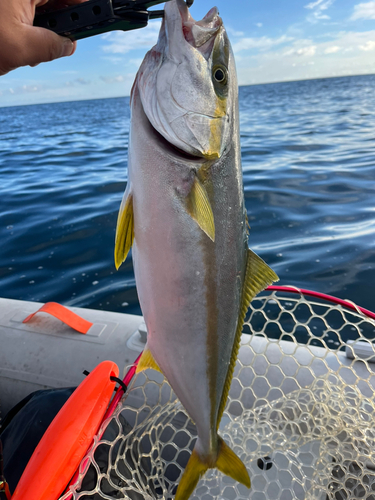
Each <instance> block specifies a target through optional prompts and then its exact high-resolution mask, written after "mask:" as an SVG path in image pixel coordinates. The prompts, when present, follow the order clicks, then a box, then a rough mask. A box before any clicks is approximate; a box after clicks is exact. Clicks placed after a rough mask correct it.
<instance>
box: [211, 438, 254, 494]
mask: <svg viewBox="0 0 375 500" xmlns="http://www.w3.org/2000/svg"><path fill="white" fill-rule="evenodd" d="M216 467H217V468H218V469H219V471H220V472H222V473H223V474H225V475H226V476H229V477H231V478H232V479H234V480H235V481H238V482H239V483H241V484H243V485H245V486H246V487H247V488H250V486H251V481H250V477H249V473H248V472H247V470H246V467H245V465H244V463H243V462H242V460H241V459H240V458H239V457H238V456H237V455H236V454H235V453H234V451H233V450H231V449H230V448H229V446H228V445H227V444H226V442H225V441H224V440H223V439H222V438H221V437H219V453H218V457H217V461H216Z"/></svg>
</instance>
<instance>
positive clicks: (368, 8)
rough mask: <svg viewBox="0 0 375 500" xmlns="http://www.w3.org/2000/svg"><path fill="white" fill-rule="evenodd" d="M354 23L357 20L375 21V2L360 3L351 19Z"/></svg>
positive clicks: (355, 7)
mask: <svg viewBox="0 0 375 500" xmlns="http://www.w3.org/2000/svg"><path fill="white" fill-rule="evenodd" d="M350 19H351V20H352V21H356V20H357V19H375V2H367V3H359V4H357V5H355V6H354V12H353V14H352V16H351V18H350Z"/></svg>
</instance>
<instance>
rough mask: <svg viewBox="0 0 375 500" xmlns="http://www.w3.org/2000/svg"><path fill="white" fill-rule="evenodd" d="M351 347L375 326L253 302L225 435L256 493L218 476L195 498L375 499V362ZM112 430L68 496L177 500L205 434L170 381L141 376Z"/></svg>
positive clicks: (302, 301)
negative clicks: (199, 436)
mask: <svg viewBox="0 0 375 500" xmlns="http://www.w3.org/2000/svg"><path fill="white" fill-rule="evenodd" d="M302 339H303V340H304V342H305V343H299V341H300V342H302ZM306 339H307V343H306ZM348 341H354V342H366V343H367V344H368V343H369V342H373V341H375V322H374V320H372V319H370V318H367V317H366V316H364V315H363V314H361V313H360V312H358V313H357V312H355V311H348V310H346V309H344V308H343V307H341V306H338V305H335V304H333V303H331V302H328V301H325V300H322V299H314V298H307V297H303V296H302V295H294V294H291V293H286V292H280V291H278V292H275V291H274V292H272V293H269V292H264V293H262V294H260V295H259V296H258V297H257V298H256V299H254V300H253V302H252V303H251V306H250V309H249V312H248V314H247V320H246V322H245V325H244V334H243V336H242V341H241V347H240V351H239V356H238V360H237V364H236V367H235V371H234V378H233V381H232V385H231V389H230V392H229V397H228V401H227V405H226V408H225V412H224V415H223V418H222V421H221V424H220V429H219V434H220V435H221V436H222V437H223V438H224V440H225V441H226V442H227V444H228V445H229V446H230V447H231V448H232V449H233V451H234V452H235V453H236V454H237V455H238V456H239V457H240V458H241V460H242V461H243V462H244V464H245V465H246V467H247V469H248V471H249V475H250V478H251V482H252V487H251V489H250V490H248V489H247V488H245V487H244V486H242V485H240V484H238V483H236V482H235V481H233V480H232V479H230V478H228V477H225V476H223V475H222V474H221V473H220V472H218V471H217V470H210V471H208V472H207V473H206V474H205V476H204V477H203V478H202V479H201V480H200V482H199V483H198V485H197V487H196V489H195V491H194V493H193V494H192V496H191V498H192V499H195V500H210V499H211V498H220V499H228V500H235V499H243V500H245V499H246V500H247V499H251V500H276V499H279V500H295V499H296V500H301V499H306V500H307V499H308V500H350V499H352V500H354V499H356V500H357V499H358V500H359V499H364V500H375V411H374V410H375V364H373V363H371V362H369V359H362V360H359V359H358V358H355V359H350V358H348V357H347V356H346V354H345V350H344V348H345V346H346V345H347V343H348ZM352 345H353V346H354V347H355V343H354V344H352ZM372 355H373V354H372ZM191 390H194V387H191ZM103 428H105V429H106V430H105V433H104V435H103V437H102V438H101V440H96V441H95V444H94V447H93V448H92V449H91V450H90V452H89V453H88V456H87V457H86V458H87V459H88V463H87V464H85V467H83V466H82V467H81V470H80V475H79V477H78V479H77V481H76V482H75V483H74V484H73V485H72V486H71V487H70V490H69V492H68V493H67V494H66V495H64V496H63V497H61V498H62V499H67V498H69V496H70V495H71V494H72V496H73V498H74V499H85V500H86V499H87V500H88V499H93V500H100V499H102V498H103V499H114V498H120V499H127V498H130V499H136V500H142V499H153V498H155V499H162V498H163V499H172V498H173V497H174V495H175V492H176V489H177V486H178V482H179V479H180V477H181V475H182V472H183V470H184V467H185V466H186V464H187V462H188V459H189V456H190V454H191V451H192V449H193V447H194V443H195V439H196V430H195V426H194V424H193V422H191V420H190V419H189V417H188V416H187V415H186V413H185V411H184V409H183V407H182V405H181V404H180V403H179V401H178V400H177V398H176V396H175V395H174V393H173V391H172V390H171V388H170V386H169V384H168V383H167V382H166V381H165V380H164V378H163V376H162V375H161V374H160V373H157V372H155V371H152V370H147V371H146V372H142V373H140V374H139V375H137V377H136V378H135V379H133V382H132V385H131V387H130V389H129V391H128V393H127V395H126V396H125V397H124V398H123V399H122V401H121V402H120V404H119V405H118V407H117V409H116V411H115V413H114V415H113V416H112V417H111V418H110V419H109V420H107V421H106V422H104V423H103Z"/></svg>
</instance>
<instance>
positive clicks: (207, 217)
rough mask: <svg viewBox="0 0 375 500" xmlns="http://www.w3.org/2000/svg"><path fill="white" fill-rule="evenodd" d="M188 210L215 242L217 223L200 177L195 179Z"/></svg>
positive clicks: (189, 196) (188, 199) (189, 197)
mask: <svg viewBox="0 0 375 500" xmlns="http://www.w3.org/2000/svg"><path fill="white" fill-rule="evenodd" d="M187 210H188V212H189V214H190V216H191V217H192V219H194V220H195V222H196V223H197V224H198V226H199V227H200V228H201V229H202V231H204V232H205V233H206V234H207V236H208V237H209V238H210V239H211V240H212V241H215V223H214V214H213V211H212V207H211V203H210V200H209V199H208V195H207V191H206V189H205V187H204V186H203V184H202V183H201V182H200V180H199V179H198V177H195V179H194V182H193V185H192V188H191V191H190V193H189V195H188V198H187Z"/></svg>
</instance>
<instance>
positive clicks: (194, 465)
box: [175, 436, 251, 500]
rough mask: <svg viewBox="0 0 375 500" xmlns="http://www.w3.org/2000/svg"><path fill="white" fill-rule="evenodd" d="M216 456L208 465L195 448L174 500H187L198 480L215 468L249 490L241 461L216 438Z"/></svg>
mask: <svg viewBox="0 0 375 500" xmlns="http://www.w3.org/2000/svg"><path fill="white" fill-rule="evenodd" d="M218 441H219V443H218V450H219V451H218V455H217V459H216V462H215V464H214V465H213V466H212V465H209V464H208V463H207V462H205V461H203V460H202V459H201V458H200V456H199V455H198V453H197V452H196V450H195V448H194V450H193V453H192V454H191V457H190V459H189V461H188V463H187V466H186V469H185V471H184V473H183V474H182V478H181V481H180V483H179V485H178V488H177V493H176V497H175V500H188V498H189V497H190V495H191V494H192V493H193V491H194V488H195V487H196V485H197V484H198V481H199V479H200V478H201V477H202V476H203V474H204V473H205V472H206V470H207V469H209V468H211V467H212V468H215V467H216V468H217V469H219V471H221V472H222V473H223V474H225V475H227V476H230V477H231V478H232V479H234V480H235V481H238V482H239V483H241V484H244V485H245V486H247V487H248V488H250V486H251V483H250V477H249V474H248V472H247V470H246V467H245V465H244V464H243V462H242V460H241V459H240V458H238V456H237V455H236V454H235V453H234V451H232V450H231V449H230V448H229V446H228V445H227V444H226V443H225V442H224V441H223V439H222V438H221V437H219V436H218Z"/></svg>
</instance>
